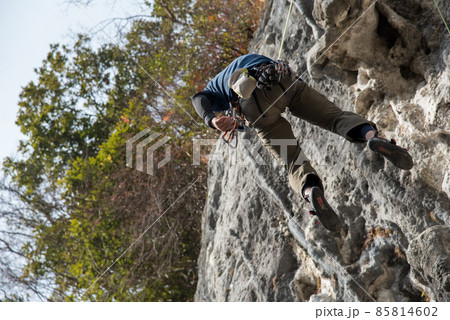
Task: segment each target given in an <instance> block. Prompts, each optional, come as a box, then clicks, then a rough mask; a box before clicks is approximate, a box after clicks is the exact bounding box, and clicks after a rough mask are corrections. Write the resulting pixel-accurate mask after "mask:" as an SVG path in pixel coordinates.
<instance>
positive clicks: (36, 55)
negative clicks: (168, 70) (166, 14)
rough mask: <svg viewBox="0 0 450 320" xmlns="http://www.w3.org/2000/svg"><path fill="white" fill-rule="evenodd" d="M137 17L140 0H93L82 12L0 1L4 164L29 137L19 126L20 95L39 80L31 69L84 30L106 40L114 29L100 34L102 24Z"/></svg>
mask: <svg viewBox="0 0 450 320" xmlns="http://www.w3.org/2000/svg"><path fill="white" fill-rule="evenodd" d="M76 1H79V0H74V1H73V2H76ZM137 13H142V12H141V9H140V7H139V5H138V3H137V0H127V1H125V0H94V1H93V2H92V3H91V4H90V5H89V6H88V7H83V8H80V7H79V6H77V5H76V4H75V3H74V4H70V5H69V3H68V1H67V0H40V1H36V0H0V163H2V162H3V160H4V158H5V157H6V156H15V155H16V150H17V146H18V144H19V140H20V139H24V138H25V136H23V135H22V134H21V132H20V129H19V127H18V126H17V125H16V124H15V121H16V117H17V113H18V105H17V101H18V97H19V93H20V91H21V88H22V87H24V86H26V85H27V84H28V83H29V82H30V81H32V80H35V79H36V76H35V74H34V71H33V69H34V68H37V67H39V66H41V64H42V61H43V60H44V59H45V57H46V55H47V53H48V52H49V48H50V44H52V43H64V44H70V43H73V41H74V39H75V34H76V33H79V32H83V31H84V32H91V33H93V32H96V35H97V37H98V38H99V41H102V39H100V38H101V37H102V38H103V40H104V41H108V40H109V36H108V35H107V34H109V35H111V36H114V29H113V27H111V28H107V29H105V31H106V32H107V34H106V33H104V32H102V31H99V27H98V23H99V22H101V21H105V20H107V19H110V18H114V17H127V16H131V15H133V14H137ZM0 167H1V164H0Z"/></svg>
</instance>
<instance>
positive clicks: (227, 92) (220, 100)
mask: <svg viewBox="0 0 450 320" xmlns="http://www.w3.org/2000/svg"><path fill="white" fill-rule="evenodd" d="M271 61H272V59H270V58H267V57H265V56H262V55H259V54H246V55H243V56H240V57H239V58H237V59H235V60H234V61H233V62H232V63H230V64H229V65H228V67H226V68H225V69H223V70H222V71H221V72H220V73H219V74H218V75H216V76H215V77H214V78H213V79H212V80H211V81H210V82H209V83H208V85H207V86H206V88H205V90H203V92H206V93H209V94H211V95H212V96H213V97H214V103H213V111H215V112H217V111H223V110H228V109H229V103H230V102H231V99H232V91H231V88H230V87H229V86H228V79H229V78H230V76H231V74H232V73H233V72H234V71H236V70H238V69H241V68H247V69H249V70H250V69H251V68H253V67H257V66H260V65H262V64H264V63H267V62H271Z"/></svg>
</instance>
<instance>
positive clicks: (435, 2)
mask: <svg viewBox="0 0 450 320" xmlns="http://www.w3.org/2000/svg"><path fill="white" fill-rule="evenodd" d="M434 5H435V6H436V8H437V9H438V11H439V14H440V15H441V18H442V21H444V24H445V26H446V27H447V31H448V33H449V34H450V28H449V27H448V25H447V22H446V21H445V18H444V15H443V14H442V12H441V9H440V8H439V6H438V4H437V1H436V0H434Z"/></svg>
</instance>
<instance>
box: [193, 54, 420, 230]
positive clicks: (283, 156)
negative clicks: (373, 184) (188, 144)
mask: <svg viewBox="0 0 450 320" xmlns="http://www.w3.org/2000/svg"><path fill="white" fill-rule="evenodd" d="M191 99H192V103H193V105H194V107H195V109H196V111H197V113H198V114H199V115H200V116H201V117H202V118H203V120H204V122H205V123H206V125H208V126H209V127H211V128H213V129H217V130H220V131H222V132H227V131H230V130H234V129H235V128H236V124H237V119H236V117H232V116H227V115H220V114H219V113H221V112H222V113H223V112H226V111H227V110H230V109H232V108H237V110H239V112H240V113H241V115H242V116H243V118H244V119H245V123H246V124H247V125H248V126H250V127H252V128H254V129H256V132H257V133H258V136H259V137H260V138H261V141H262V143H263V145H264V146H265V147H266V148H267V149H268V150H269V151H270V152H271V153H272V154H273V156H274V157H275V158H276V159H277V160H278V161H279V162H280V163H281V164H283V165H284V166H285V168H286V170H287V172H288V177H289V184H290V186H291V187H292V188H293V190H294V191H295V192H297V193H298V194H299V195H301V196H302V197H303V198H304V199H305V200H306V201H307V202H309V203H310V204H311V206H312V208H313V210H312V211H311V212H312V213H313V214H315V215H316V216H317V217H318V219H319V221H320V222H321V224H322V225H323V226H324V227H325V228H326V229H328V230H330V231H333V232H338V231H339V230H340V229H341V221H340V219H339V217H338V215H337V214H336V213H335V211H334V210H333V208H332V207H331V206H330V205H329V204H328V202H327V201H326V199H325V197H324V187H323V184H322V182H321V180H320V178H319V175H318V174H317V172H316V170H315V169H314V168H313V167H312V166H311V164H310V161H309V160H308V159H307V157H306V156H305V154H304V153H303V151H302V149H301V148H300V146H299V143H298V140H297V139H296V138H295V136H294V133H293V132H292V128H291V125H290V123H289V122H288V121H287V120H286V119H285V118H284V117H282V116H281V113H282V112H284V111H285V109H286V108H289V110H290V111H291V113H292V115H294V116H296V117H298V118H300V119H303V120H305V121H308V122H310V123H311V124H313V125H317V126H319V127H321V128H323V129H326V130H329V131H331V132H333V133H336V134H338V135H340V136H342V137H344V138H345V139H347V140H348V141H350V142H362V143H364V142H367V143H368V146H369V148H370V150H372V151H374V152H377V153H379V154H381V155H382V156H384V157H385V158H386V159H388V160H389V161H390V162H392V163H393V164H394V165H395V166H396V167H398V168H400V169H403V170H409V169H411V168H412V167H413V161H412V158H411V156H410V155H409V153H408V152H407V151H406V149H403V148H401V147H399V146H397V145H396V144H395V141H393V140H391V141H388V140H386V139H384V138H382V137H380V136H379V134H378V131H377V128H376V125H375V124H374V123H373V122H371V121H368V120H366V119H364V118H363V117H361V116H360V115H357V114H355V113H353V112H349V111H343V110H341V109H340V108H338V107H337V106H336V105H335V104H333V103H332V102H330V101H329V100H328V99H327V98H326V97H325V96H324V95H322V94H320V93H319V92H317V91H316V90H314V89H313V88H311V87H309V86H308V85H306V83H305V82H303V81H302V80H301V79H300V78H299V77H297V76H296V75H295V74H294V72H293V71H292V69H291V68H290V67H289V66H288V65H287V64H286V63H284V62H282V61H274V60H272V59H270V58H268V57H266V56H263V55H258V54H247V55H243V56H240V57H239V58H237V59H235V60H234V61H233V62H232V63H231V64H230V65H228V66H227V67H226V68H225V69H224V70H222V71H221V72H220V73H219V74H217V75H216V76H215V77H214V78H213V79H212V80H211V81H210V82H209V83H208V84H207V86H206V88H205V89H204V90H203V91H201V92H198V93H196V94H195V95H193V96H192V97H191ZM235 110H236V109H235ZM215 113H217V114H218V115H217V116H216V114H215Z"/></svg>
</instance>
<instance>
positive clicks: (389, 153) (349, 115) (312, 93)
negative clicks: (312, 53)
mask: <svg viewBox="0 0 450 320" xmlns="http://www.w3.org/2000/svg"><path fill="white" fill-rule="evenodd" d="M289 109H290V110H291V112H292V114H293V115H295V116H297V117H299V118H302V119H304V120H306V121H308V122H310V123H312V124H315V125H318V126H320V127H322V128H324V129H327V130H329V131H331V132H334V133H337V134H339V135H341V136H342V137H344V138H346V139H347V140H349V141H351V142H366V141H368V142H369V143H368V145H369V148H370V149H371V150H372V151H374V152H377V153H379V154H381V155H382V156H383V157H385V158H386V159H388V160H389V161H390V162H392V163H393V164H394V165H395V166H396V167H398V168H400V169H403V170H409V169H411V168H412V167H413V160H412V158H411V156H410V154H409V153H408V152H407V151H406V150H405V149H403V148H401V147H399V146H397V145H396V144H395V141H394V140H391V141H388V140H386V139H383V138H381V137H379V136H377V133H378V132H377V131H376V125H375V124H374V123H373V122H371V121H368V120H366V119H364V118H363V117H361V116H360V115H358V114H356V113H353V112H349V111H342V110H341V109H339V108H338V107H337V106H336V105H335V104H333V103H332V102H330V101H329V100H328V99H327V98H326V97H325V96H324V95H322V94H320V93H319V92H317V91H316V90H314V89H312V88H310V87H308V86H305V88H304V89H303V90H301V91H298V92H297V93H296V94H295V96H294V97H293V98H292V99H291V100H290V103H289Z"/></svg>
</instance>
